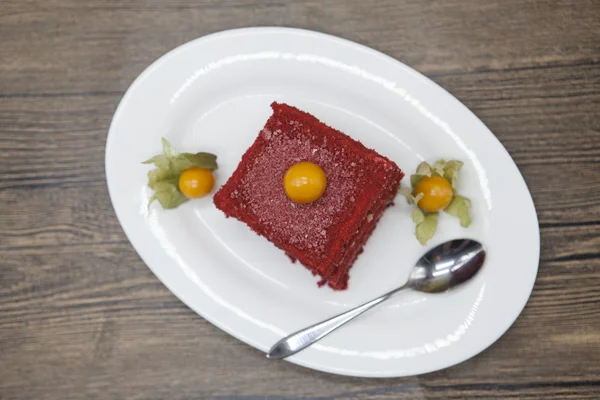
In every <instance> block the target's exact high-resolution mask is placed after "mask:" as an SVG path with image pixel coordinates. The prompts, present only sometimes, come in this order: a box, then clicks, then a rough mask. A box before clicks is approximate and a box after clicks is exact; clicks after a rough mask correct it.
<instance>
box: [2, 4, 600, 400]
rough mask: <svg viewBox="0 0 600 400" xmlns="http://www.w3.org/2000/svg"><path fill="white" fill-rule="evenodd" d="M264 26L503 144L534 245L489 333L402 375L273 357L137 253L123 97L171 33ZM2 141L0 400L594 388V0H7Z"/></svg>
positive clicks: (598, 62)
mask: <svg viewBox="0 0 600 400" xmlns="http://www.w3.org/2000/svg"><path fill="white" fill-rule="evenodd" d="M257 25H283V26H294V27H301V28H308V29H314V30H318V31H323V32H327V33H331V34H335V35H338V36H341V37H344V38H348V39H350V40H354V41H357V42H359V43H363V44H365V45H367V46H371V47H374V48H376V49H378V50H381V51H382V52H384V53H387V54H389V55H391V56H392V57H395V58H397V59H399V60H401V61H402V62H404V63H406V64H408V65H410V66H412V67H413V68H415V69H417V70H418V71H420V72H422V73H423V74H425V75H427V76H428V77H430V78H431V79H433V80H434V81H436V82H437V83H439V84H440V85H442V86H443V87H445V88H446V89H448V90H449V91H450V92H451V93H453V94H454V95H455V96H456V97H457V98H458V99H460V100H461V101H463V102H464V103H465V104H466V105H467V106H468V107H469V108H470V109H472V110H473V111H474V112H475V113H476V114H477V115H478V116H479V117H480V118H481V119H482V120H483V121H484V122H485V123H486V124H487V125H488V126H489V127H490V129H491V130H492V131H493V132H494V133H495V134H496V135H497V137H498V138H499V139H500V140H501V141H502V143H503V144H504V146H506V148H507V149H508V151H509V152H510V154H511V155H512V157H513V158H514V160H515V161H516V163H517V165H518V166H519V168H520V169H521V171H522V173H523V175H524V176H525V179H526V181H527V184H528V185H529V188H530V190H531V192H532V194H533V198H534V200H535V203H536V207H537V212H538V215H539V221H540V228H541V239H542V253H541V262H540V269H539V274H538V278H537V282H536V285H535V288H534V290H533V294H532V296H531V299H530V301H529V303H528V305H527V307H526V308H525V310H524V312H523V313H522V315H521V316H520V318H519V319H518V320H517V321H516V323H515V324H514V325H513V327H512V328H511V329H510V330H509V331H508V332H507V333H506V334H505V335H504V336H503V337H502V338H501V339H500V340H499V341H498V342H497V343H496V344H494V345H493V346H492V347H490V348H489V349H487V350H486V351H484V352H483V353H482V354H480V355H478V356H476V357H474V358H473V359H471V360H469V361H467V362H464V363H462V364H460V365H457V366H455V367H452V368H449V369H446V370H443V371H439V372H435V373H431V374H427V375H423V376H417V377H409V378H402V379H357V378H350V377H342V376H334V375H329V374H325V373H320V372H315V371H311V370H308V369H304V368H301V367H298V366H295V365H292V364H290V363H276V362H271V361H268V360H266V359H265V357H264V354H262V353H260V352H259V351H257V350H255V349H253V348H251V347H249V346H247V345H245V344H242V343H241V342H239V341H237V340H236V339H234V338H232V337H230V336H228V335H227V334H225V333H223V332H222V331H220V330H219V329H217V328H215V327H214V326H212V325H211V324H210V323H208V322H206V321H205V320H203V319H202V318H200V317H199V316H197V315H196V314H195V313H194V312H192V311H191V310H190V309H188V308H187V307H186V306H185V305H183V304H182V303H181V302H180V301H179V300H178V299H177V298H175V296H174V295H172V294H171V293H170V292H169V291H168V290H167V289H166V288H165V287H164V286H163V285H162V284H161V283H160V282H159V281H158V280H157V279H156V278H155V277H154V275H153V274H152V273H151V272H150V270H149V269H148V268H147V267H146V266H145V265H144V263H143V262H142V261H141V259H140V258H139V257H138V256H137V254H136V252H135V250H134V249H133V247H132V246H131V244H130V243H129V242H128V241H127V239H126V238H125V236H124V234H123V231H122V230H121V227H120V226H119V223H118V221H117V218H116V217H115V213H114V211H113V209H112V206H111V203H110V201H109V197H108V192H107V188H106V183H105V175H104V147H105V140H106V133H107V130H108V126H109V123H110V121H111V117H112V114H113V112H114V110H115V108H116V106H117V104H118V102H119V100H120V98H121V96H122V95H123V93H124V91H125V90H126V89H127V87H128V86H129V84H130V83H131V82H132V81H133V79H134V78H135V77H136V76H137V75H138V74H139V73H140V72H141V71H142V70H143V69H144V68H145V67H146V66H147V65H148V64H149V63H151V62H152V61H154V60H155V59H156V58H157V57H159V56H160V55H162V54H163V53H165V52H166V51H168V50H170V49H172V48H173V47H175V46H177V45H179V44H182V43H184V42H186V41H188V40H191V39H194V38H197V37H199V36H202V35H205V34H208V33H211V32H215V31H219V30H224V29H228V28H236V27H244V26H257ZM0 155H1V157H0V399H61V400H62V399H96V398H97V399H244V400H250V399H270V400H274V399H279V398H285V399H296V400H298V399H321V400H333V399H463V398H471V397H473V398H511V399H525V398H527V399H541V398H552V399H598V398H600V252H599V249H600V195H599V193H600V1H594V0H572V1H568V0H563V1H559V0H556V1H528V0H472V1H469V0H445V1H441V0H440V1H430V0H404V1H395V0H380V1H367V0H348V1H343V0H336V1H319V0H295V1H285V0H265V1H259V0H221V1H219V0H195V1H191V0H189V1H186V0H174V1H169V0H132V1H115V0H86V1H78V0H71V1H68V0H64V1H60V0H43V1H42V0H2V1H1V2H0ZM515 229H518V227H515ZM507 295H510V294H507Z"/></svg>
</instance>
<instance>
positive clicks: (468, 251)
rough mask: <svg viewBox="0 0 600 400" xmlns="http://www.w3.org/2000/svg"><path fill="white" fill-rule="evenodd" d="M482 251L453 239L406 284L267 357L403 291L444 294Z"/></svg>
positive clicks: (286, 352)
mask: <svg viewBox="0 0 600 400" xmlns="http://www.w3.org/2000/svg"><path fill="white" fill-rule="evenodd" d="M485 256H486V252H485V249H484V247H483V245H482V244H481V243H479V242H478V241H476V240H471V239H455V240H450V241H448V242H446V243H442V244H440V245H439V246H436V247H434V248H432V249H431V250H429V251H428V252H427V253H425V255H423V256H422V257H421V258H420V259H419V260H418V261H417V262H416V264H415V265H414V266H413V268H412V271H411V273H410V275H409V278H408V281H407V282H406V283H405V284H404V285H402V286H401V287H399V288H397V289H394V290H392V291H391V292H388V293H386V294H384V295H382V296H379V297H377V298H376V299H373V300H371V301H369V302H367V303H364V304H362V305H360V306H358V307H355V308H353V309H351V310H348V311H346V312H344V313H342V314H339V315H336V316H335V317H332V318H329V319H328V320H325V321H323V322H319V323H317V324H315V325H312V326H309V327H308V328H304V329H302V330H300V331H298V332H295V333H292V334H291V335H289V336H287V337H285V338H283V339H281V340H280V341H279V342H277V343H275V345H274V346H273V347H271V349H270V350H269V353H267V357H268V358H273V359H281V358H285V357H288V356H291V355H292V354H295V353H297V352H299V351H300V350H302V349H305V348H306V347H308V346H310V345H311V344H313V343H315V342H317V341H318V340H320V339H322V338H324V337H325V336H327V335H328V334H330V333H331V332H333V331H334V330H336V329H338V328H339V327H341V326H342V325H344V324H345V323H347V322H349V321H351V320H353V319H354V318H356V317H358V316H359V315H361V314H362V313H364V312H365V311H367V310H370V309H371V308H373V307H375V306H376V305H378V304H380V303H383V302H384V301H386V300H388V299H389V298H391V297H392V296H394V295H396V294H397V293H400V292H402V291H404V290H408V289H412V290H417V291H420V292H425V293H441V292H445V291H447V290H449V289H451V288H453V287H455V286H457V285H460V284H462V283H464V282H466V281H468V280H469V279H471V278H472V277H473V276H475V274H477V272H479V270H480V269H481V267H482V265H483V263H484V261H485Z"/></svg>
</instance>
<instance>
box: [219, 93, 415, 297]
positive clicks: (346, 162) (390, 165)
mask: <svg viewBox="0 0 600 400" xmlns="http://www.w3.org/2000/svg"><path fill="white" fill-rule="evenodd" d="M271 107H272V108H273V115H272V116H271V117H270V118H269V120H268V121H267V123H266V125H265V127H264V128H263V129H262V131H261V132H260V134H259V135H258V137H257V138H256V140H255V141H254V144H252V146H251V147H250V148H249V149H248V150H247V151H246V153H245V154H244V156H243V157H242V161H241V162H240V164H239V165H238V167H237V169H236V170H235V172H234V173H233V175H232V176H231V178H229V180H228V181H227V183H226V184H225V185H224V186H223V187H222V188H221V189H219V191H218V192H217V193H216V194H215V196H214V203H215V205H216V206H217V208H219V209H220V210H222V211H223V212H224V213H225V214H226V215H227V216H230V217H235V218H237V219H238V220H240V221H242V222H244V223H246V224H247V225H248V226H249V227H250V228H252V230H254V231H255V232H256V233H258V234H259V235H262V236H264V237H266V238H267V239H268V240H270V241H271V242H272V243H274V244H275V245H276V246H278V247H279V248H281V249H283V250H284V251H285V252H286V253H287V254H288V255H289V256H291V257H292V258H294V259H297V260H299V261H300V262H301V263H302V264H303V265H304V266H306V267H307V268H308V269H310V270H311V271H312V272H313V274H318V275H320V276H321V277H322V281H321V284H324V283H328V284H329V286H330V287H332V288H333V289H336V290H343V289H346V288H347V286H348V270H349V269H350V267H351V266H352V264H353V263H354V261H355V260H356V258H357V257H358V255H359V254H360V253H361V251H362V247H363V245H364V244H365V243H366V241H367V239H368V238H369V236H370V235H371V233H372V232H373V229H375V225H376V224H377V221H378V220H379V218H380V217H381V215H382V214H383V212H384V210H385V209H386V207H387V206H388V205H389V204H390V203H391V202H392V200H393V198H394V196H395V195H396V193H397V191H398V186H399V184H400V180H401V179H402V177H403V176H404V174H403V173H402V171H401V170H400V168H398V166H397V165H396V164H395V163H394V162H393V161H391V160H389V159H387V158H386V157H383V156H381V155H379V154H377V153H376V152H375V151H373V150H370V149H367V148H366V147H365V146H363V145H362V144H361V143H360V142H358V141H356V140H353V139H352V138H350V137H349V136H347V135H345V134H344V133H342V132H340V131H337V130H335V129H332V128H330V127H328V126H327V125H325V124H323V123H322V122H321V121H319V120H318V119H317V118H315V117H313V116H312V115H310V114H308V113H306V112H303V111H300V110H298V109H297V108H294V107H291V106H289V105H286V104H279V103H273V104H271ZM301 161H308V162H312V163H315V164H317V165H319V166H320V167H321V168H322V169H323V170H324V171H325V174H326V176H327V187H326V189H325V192H324V193H323V195H322V196H321V197H320V198H319V199H318V200H316V201H314V202H312V203H308V204H299V203H295V202H293V201H292V200H290V199H289V198H288V197H287V195H286V193H285V190H284V187H283V176H284V174H285V172H286V171H287V169H288V168H290V167H291V166H292V165H294V164H296V163H298V162H301Z"/></svg>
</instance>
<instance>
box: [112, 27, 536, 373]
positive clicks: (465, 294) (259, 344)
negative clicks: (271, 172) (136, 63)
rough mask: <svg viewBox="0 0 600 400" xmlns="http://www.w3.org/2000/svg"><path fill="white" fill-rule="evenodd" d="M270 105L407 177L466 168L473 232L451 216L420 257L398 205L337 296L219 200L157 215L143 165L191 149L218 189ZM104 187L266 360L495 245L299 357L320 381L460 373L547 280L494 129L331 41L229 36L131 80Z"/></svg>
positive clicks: (138, 243)
mask: <svg viewBox="0 0 600 400" xmlns="http://www.w3.org/2000/svg"><path fill="white" fill-rule="evenodd" d="M274 100H277V101H280V102H286V103H289V104H291V105H294V106H297V107H299V108H301V109H303V110H306V111H308V112H310V113H312V114H314V115H315V116H317V117H318V118H319V119H321V120H322V121H324V122H325V123H327V124H328V125H331V126H333V127H335V128H337V129H340V130H341V131H343V132H346V133H347V134H348V135H350V136H352V137H353V138H355V139H358V140H360V141H362V142H363V143H364V144H365V145H366V146H367V147H371V148H373V149H375V150H376V151H378V152H380V153H382V154H384V155H386V156H388V157H389V158H391V159H392V160H394V161H395V162H396V163H397V164H398V165H399V166H400V168H402V169H403V170H404V171H405V173H406V174H407V175H409V174H411V173H414V170H415V168H416V166H417V164H418V163H419V162H420V161H422V160H428V161H435V160H436V159H438V158H446V159H453V158H455V159H459V160H463V161H464V162H465V167H464V170H463V172H462V173H461V178H462V181H461V183H460V191H461V192H462V193H463V194H464V195H466V196H469V197H470V198H471V199H472V201H473V207H474V208H473V210H472V212H473V220H474V222H473V225H472V226H471V227H470V228H468V229H463V228H461V227H460V226H459V224H458V221H457V220H456V219H454V218H452V217H449V216H447V215H442V216H441V217H440V226H439V229H438V232H437V234H436V235H435V237H434V239H433V240H431V242H430V243H429V245H428V246H427V247H426V248H425V247H422V246H421V245H420V244H419V243H418V242H417V240H416V239H415V237H414V234H413V231H414V226H413V223H412V221H411V219H410V211H411V210H410V208H409V206H408V205H407V204H406V202H405V201H404V199H401V198H399V199H397V202H396V207H392V208H390V209H389V210H388V211H386V213H385V214H384V216H383V219H382V220H381V222H380V223H379V225H378V227H377V229H376V230H375V233H374V234H373V236H372V237H371V238H370V240H369V241H368V243H367V245H366V247H365V252H364V253H363V254H362V255H361V256H360V257H359V259H358V261H357V262H356V264H355V265H354V267H353V268H352V270H351V274H350V286H349V289H348V290H346V291H344V292H335V291H332V290H331V289H329V288H327V287H324V288H318V287H317V281H318V277H314V276H312V275H311V273H310V272H309V271H308V270H307V269H305V268H304V267H302V266H301V265H299V264H291V263H290V261H289V259H288V258H287V257H286V256H285V254H284V253H283V252H281V251H280V250H278V249H277V248H275V246H273V245H272V244H271V243H269V242H268V241H267V240H265V239H264V238H262V237H259V236H257V235H255V234H254V233H252V232H251V231H250V230H249V229H248V228H247V227H246V226H245V225H244V224H242V223H240V222H238V221H236V220H234V219H226V218H225V216H224V215H223V213H222V212H221V211H219V210H217V209H216V208H215V207H214V205H213V203H212V199H211V198H210V197H207V198H203V199H199V200H195V201H190V202H188V203H186V204H184V205H183V206H181V207H179V208H177V209H176V210H171V211H165V210H162V209H161V208H160V207H159V206H158V204H154V205H153V206H152V207H151V208H150V210H148V209H147V207H146V204H147V203H148V198H149V197H150V195H151V191H150V189H149V188H148V187H147V186H146V183H147V178H146V174H147V172H148V170H149V169H150V167H149V166H147V165H142V164H141V162H142V161H143V160H145V159H147V158H149V157H151V156H152V155H154V154H157V153H159V152H160V151H161V143H160V142H161V141H160V139H161V137H163V136H164V137H166V138H168V139H169V140H170V141H171V143H172V144H173V145H174V146H175V148H176V149H179V150H180V151H192V152H193V151H209V152H213V153H215V154H217V155H218V161H219V170H218V171H217V174H216V177H217V185H220V184H223V183H224V182H225V180H226V179H227V178H228V177H229V176H230V175H231V174H232V172H233V170H234V169H235V167H236V165H237V163H238V162H239V160H240V158H241V156H242V154H243V153H244V151H245V150H246V149H247V148H248V147H249V146H250V144H251V143H252V142H253V141H254V139H255V137H256V136H257V135H258V132H259V130H260V129H261V128H262V126H263V124H264V123H265V121H266V120H267V118H268V117H269V115H270V114H271V109H270V107H269V104H270V103H271V102H272V101H274ZM106 177H107V181H108V188H109V191H110V196H111V199H112V202H113V205H114V208H115V210H116V213H117V216H118V218H119V220H120V222H121V224H122V226H123V229H124V231H125V233H126V234H127V236H128V238H129V240H130V241H131V243H132V244H133V246H134V247H135V249H136V250H137V251H138V253H139V254H140V256H141V257H142V258H143V260H144V261H145V262H146V264H147V265H148V266H149V267H150V269H151V270H152V271H153V272H154V273H155V274H156V275H157V276H158V278H159V279H160V280H161V281H162V282H163V283H164V284H165V285H166V286H167V287H168V288H169V289H170V290H171V291H172V292H173V293H175V295H176V296H178V297H179V298H180V299H181V300H182V301H183V302H184V303H185V304H187V305H188V306H189V307H190V308H192V309H193V310H195V311H196V312H197V313H198V314H200V315H202V316H203V317H204V318H206V319H207V320H209V321H210V322H212V323H213V324H215V325H217V326H218V327H220V328H221V329H223V330H224V331H226V332H228V333H229V334H231V335H233V336H235V337H236V338H238V339H240V340H242V341H244V342H246V343H248V344H250V345H251V346H254V347H256V348H257V349H259V350H261V351H267V350H268V349H269V347H270V346H271V345H272V344H274V343H275V342H277V341H278V340H279V339H281V337H283V336H284V335H287V334H289V333H291V332H293V331H295V330H297V329H299V328H303V327H305V326H307V325H310V324H312V323H314V322H317V321H320V320H323V319H325V318H327V317H330V316H332V315H334V314H337V313H339V312H342V311H344V310H347V309H349V308H350V307H353V306H356V305H358V304H360V303H362V302H364V301H366V300H369V299H371V298H373V297H375V296H378V295H380V294H382V293H384V292H387V291H388V290H390V289H392V288H394V287H396V286H399V285H401V284H402V283H404V280H405V279H406V278H407V276H408V273H409V271H410V269H411V266H412V264H413V263H414V261H416V260H417V259H418V258H419V257H420V255H421V254H422V253H423V252H424V251H425V250H426V249H427V248H430V247H432V246H434V245H437V244H439V243H441V242H443V241H446V240H448V239H452V238H457V237H471V238H475V239H478V240H480V241H481V242H482V243H484V244H485V245H486V247H487V249H488V252H489V255H488V258H487V262H486V264H485V266H484V269H483V270H482V271H481V272H480V274H479V275H478V276H476V277H475V279H474V280H473V281H471V282H469V283H468V284H466V285H464V286H463V287H461V288H458V289H456V290H455V291H453V292H450V293H445V294H440V295H426V294H421V293H406V294H403V295H401V296H399V297H397V298H394V299H392V300H390V301H388V302H387V303H385V304H383V305H382V306H380V307H379V308H378V309H376V310H373V311H372V312H370V313H368V314H366V315H364V316H363V317H361V318H360V319H358V320H356V321H354V322H352V323H351V324H349V325H347V326H345V327H344V328H343V329H340V330H339V331H337V332H334V333H333V334H331V335H330V336H328V337H326V338H325V339H323V340H322V341H321V342H319V343H317V344H316V345H314V346H312V347H311V348H309V349H307V350H305V351H302V352H300V353H298V354H296V355H294V356H292V357H291V358H289V361H291V362H293V363H296V364H299V365H303V366H306V367H309V368H314V369H317V370H322V371H327V372H332V373H337V374H345V375H356V376H367V377H393V376H406V375H415V374H422V373H426V372H430V371H435V370H438V369H441V368H445V367H448V366H451V365H454V364H457V363H459V362H461V361H464V360H466V359H468V358H470V357H472V356H474V355H475V354H477V353H479V352H480V351H482V350H483V349H485V348H486V347H488V346H489V345H491V344H492V343H493V342H494V341H495V340H497V339H498V338H499V337H500V336H501V335H502V334H503V333H504V332H505V331H506V330H507V329H508V328H509V327H510V325H511V324H512V323H513V321H514V320H515V319H516V318H517V316H518V315H519V313H520V312H521V310H522V309H523V307H524V306H525V303H526V302H527V299H528V297H529V294H530V292H531V290H532V287H533V284H534V281H535V277H536V273H537V267H538V260H539V230H538V224H537V217H536V213H535V209H534V206H533V201H532V199H531V196H530V194H529V191H528V190H527V187H526V185H525V182H524V180H523V178H522V176H521V174H520V173H519V170H518V169H517V167H516V165H515V164H514V162H513V161H512V159H511V157H510V156H509V154H508V153H507V152H506V150H505V149H504V147H503V146H502V145H501V144H500V142H498V140H497V139H496V138H495V137H494V135H493V134H492V133H491V132H490V131H489V130H488V129H487V127H486V126H485V125H484V124H483V123H482V122H481V121H480V120H479V119H478V118H477V117H476V116H475V115H473V114H472V113H471V112H470V111H469V110H468V109H467V108H466V107H465V106H464V105H462V104H461V103H460V102H459V101H458V100H456V99H455V98H454V97H452V96H451V95H450V94H449V93H448V92H446V91H445V90H444V89H442V88H440V87H439V86H437V85H436V84H435V83H433V82H432V81H430V80H429V79H427V78H425V77H424V76H423V75H421V74H419V73H418V72H416V71H414V70H412V69H411V68H409V67H407V66H405V65H403V64H402V63H400V62H398V61H396V60H394V59H392V58H390V57H388V56H386V55H384V54H381V53H379V52H377V51H375V50H372V49H369V48H367V47H364V46H361V45H358V44H356V43H352V42H349V41H347V40H343V39H339V38H336V37H332V36H328V35H325V34H321V33H315V32H309V31H303V30H298V29H286V28H250V29H240V30H232V31H226V32H221V33H217V34H213V35H209V36H206V37H203V38H200V39H197V40H194V41H192V42H189V43H187V44H184V45H183V46H180V47H178V48H176V49H175V50H173V51H171V52H169V53H168V54H166V55H165V56H163V57H161V58H160V59H159V60H157V61H156V62H154V63H153V64H152V65H151V66H150V67H148V68H147V69H146V70H145V71H144V72H143V73H142V74H141V75H140V76H139V77H138V78H137V79H136V80H135V82H134V83H133V84H132V85H131V87H130V88H129V90H128V91H127V93H126V94H125V96H124V97H123V100H122V101H121V103H120V105H119V107H118V109H117V111H116V113H115V116H114V119H113V121H112V124H111V126H110V131H109V134H108V141H107V146H106ZM406 181H407V178H405V180H404V182H403V184H407V183H406ZM515 356H517V354H515ZM264 362H265V363H273V362H277V361H269V360H267V359H265V360H264Z"/></svg>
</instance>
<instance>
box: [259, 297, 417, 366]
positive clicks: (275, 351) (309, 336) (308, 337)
mask: <svg viewBox="0 0 600 400" xmlns="http://www.w3.org/2000/svg"><path fill="white" fill-rule="evenodd" d="M405 289H407V286H406V285H404V286H402V287H400V288H398V289H395V290H392V291H391V292H388V293H386V294H384V295H383V296H380V297H378V298H376V299H373V300H371V301H369V302H366V303H365V304H362V305H360V306H358V307H356V308H353V309H351V310H348V311H346V312H344V313H341V314H339V315H336V316H335V317H331V318H329V319H327V320H325V321H323V322H319V323H317V324H315V325H312V326H309V327H308V328H304V329H302V330H299V331H298V332H295V333H292V334H291V335H289V336H287V337H285V338H283V339H281V340H280V341H279V342H277V343H275V345H274V346H273V347H271V350H269V353H268V354H267V357H268V358H272V359H281V358H285V357H288V356H291V355H292V354H295V353H297V352H299V351H300V350H302V349H305V348H306V347H308V346H310V345H311V344H313V343H315V342H316V341H318V340H321V339H322V338H324V337H325V336H327V335H329V334H330V333H331V332H333V331H334V330H336V329H337V328H339V327H340V326H342V325H344V324H345V323H346V322H349V321H351V320H353V319H354V318H356V317H358V316H359V315H361V314H362V313H364V312H365V311H367V310H370V309H371V308H373V307H375V306H376V305H378V304H380V303H383V302H384V301H386V300H387V299H389V298H390V297H392V296H393V295H395V294H396V293H398V292H401V291H402V290H405Z"/></svg>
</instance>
